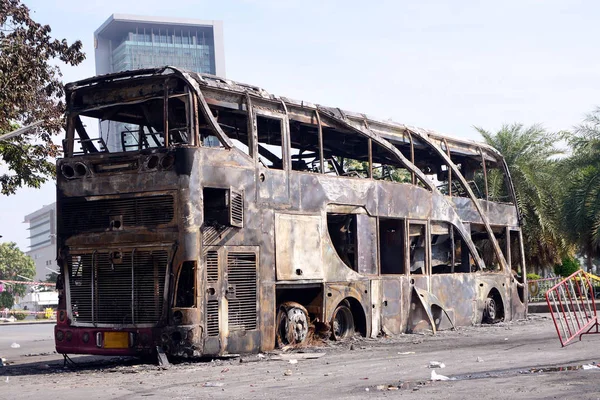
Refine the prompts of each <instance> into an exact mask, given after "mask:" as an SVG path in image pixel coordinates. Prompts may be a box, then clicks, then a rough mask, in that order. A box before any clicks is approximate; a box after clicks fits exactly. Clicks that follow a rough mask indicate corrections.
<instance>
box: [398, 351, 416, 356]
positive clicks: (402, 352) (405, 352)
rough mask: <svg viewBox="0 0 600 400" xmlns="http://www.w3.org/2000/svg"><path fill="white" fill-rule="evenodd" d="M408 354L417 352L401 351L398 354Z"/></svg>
mask: <svg viewBox="0 0 600 400" xmlns="http://www.w3.org/2000/svg"><path fill="white" fill-rule="evenodd" d="M408 354H415V352H414V351H399V352H398V355H400V356H406V355H408Z"/></svg>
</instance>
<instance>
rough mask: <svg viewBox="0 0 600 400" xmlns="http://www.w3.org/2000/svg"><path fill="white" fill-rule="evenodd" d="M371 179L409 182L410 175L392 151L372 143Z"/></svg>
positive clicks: (410, 179) (410, 180)
mask: <svg viewBox="0 0 600 400" xmlns="http://www.w3.org/2000/svg"><path fill="white" fill-rule="evenodd" d="M373 179H377V180H383V181H391V182H403V183H411V182H412V175H411V173H410V171H409V170H408V169H406V167H405V166H404V164H402V163H401V162H400V161H398V158H397V157H396V156H395V155H394V154H393V153H392V152H390V151H389V150H388V149H386V148H384V147H382V146H380V145H378V144H376V143H373Z"/></svg>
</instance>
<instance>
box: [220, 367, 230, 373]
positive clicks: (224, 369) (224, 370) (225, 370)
mask: <svg viewBox="0 0 600 400" xmlns="http://www.w3.org/2000/svg"><path fill="white" fill-rule="evenodd" d="M225 372H229V368H223V369H222V370H221V373H225Z"/></svg>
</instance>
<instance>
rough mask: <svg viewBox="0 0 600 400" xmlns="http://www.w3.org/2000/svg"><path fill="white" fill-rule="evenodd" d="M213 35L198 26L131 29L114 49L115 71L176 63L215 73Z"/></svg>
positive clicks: (192, 69) (197, 70) (113, 64)
mask: <svg viewBox="0 0 600 400" xmlns="http://www.w3.org/2000/svg"><path fill="white" fill-rule="evenodd" d="M214 52H215V46H214V43H213V38H212V35H211V36H209V37H207V35H206V32H204V30H198V29H172V30H171V31H169V29H163V30H162V32H161V30H160V29H158V30H156V32H154V29H148V30H146V29H143V30H142V33H139V32H128V33H127V35H126V36H125V37H124V38H123V40H122V41H120V42H117V45H116V47H114V49H113V50H112V54H111V56H112V70H113V72H118V71H127V70H132V69H140V68H148V67H156V66H162V65H173V66H177V67H181V68H183V69H187V70H190V71H194V72H200V73H205V74H212V75H216V71H215V63H214V58H215V57H214Z"/></svg>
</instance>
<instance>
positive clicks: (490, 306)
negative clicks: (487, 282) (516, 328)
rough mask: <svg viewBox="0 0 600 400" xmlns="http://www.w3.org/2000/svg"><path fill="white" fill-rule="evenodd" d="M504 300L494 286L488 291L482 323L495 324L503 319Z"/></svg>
mask: <svg viewBox="0 0 600 400" xmlns="http://www.w3.org/2000/svg"><path fill="white" fill-rule="evenodd" d="M504 317H505V314H504V301H503V300H502V295H501V294H500V292H499V291H498V289H496V288H492V290H490V291H489V293H488V295H487V297H486V299H485V302H484V305H483V317H482V320H481V321H482V322H483V323H484V324H495V323H497V322H500V321H502V320H503V319H504Z"/></svg>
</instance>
